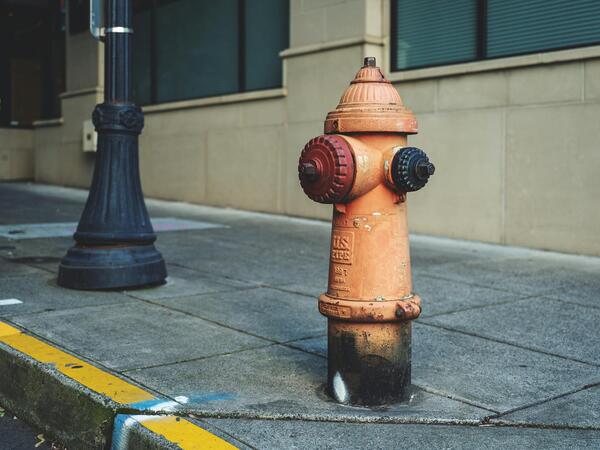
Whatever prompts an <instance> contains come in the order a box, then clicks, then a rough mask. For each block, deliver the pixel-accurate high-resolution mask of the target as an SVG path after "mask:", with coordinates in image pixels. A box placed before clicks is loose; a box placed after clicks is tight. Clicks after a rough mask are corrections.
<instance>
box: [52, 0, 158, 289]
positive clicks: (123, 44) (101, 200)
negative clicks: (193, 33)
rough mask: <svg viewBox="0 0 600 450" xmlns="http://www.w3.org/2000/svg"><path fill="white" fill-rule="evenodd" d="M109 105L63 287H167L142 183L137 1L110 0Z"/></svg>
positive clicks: (99, 122)
mask: <svg viewBox="0 0 600 450" xmlns="http://www.w3.org/2000/svg"><path fill="white" fill-rule="evenodd" d="M105 17H106V20H105V22H106V29H105V37H104V52H105V53H104V55H105V59H104V64H105V67H104V74H105V78H104V79H105V90H104V103H101V104H99V105H96V108H95V110H94V113H93V115H92V119H93V122H94V126H95V127H96V131H97V132H98V150H97V160H96V166H95V169H94V177H93V180H92V186H91V188H90V192H89V196H88V199H87V203H86V205H85V209H84V210H83V214H82V216H81V219H80V221H79V225H78V227H77V231H76V232H75V235H74V236H73V238H74V239H75V242H76V244H75V246H74V247H72V248H71V249H69V251H68V252H67V254H66V256H65V257H64V258H63V259H62V261H61V262H60V266H59V272H58V284H59V285H61V286H64V287H67V288H73V289H111V288H123V287H135V286H144V285H152V284H160V283H163V282H164V280H165V278H166V276H167V273H166V268H165V262H164V260H163V258H162V255H161V254H160V253H159V252H158V251H157V250H156V248H155V247H154V241H155V240H156V235H155V234H154V230H153V229H152V224H151V223H150V218H149V216H148V211H147V210H146V205H145V203H144V195H143V193H142V187H141V183H140V174H139V158H138V137H139V134H140V133H141V131H142V128H143V126H144V116H143V114H142V110H141V108H140V107H139V106H137V105H135V104H134V103H133V101H132V82H131V46H132V39H131V35H132V33H133V30H132V28H131V23H132V6H131V0H107V1H106V8H105Z"/></svg>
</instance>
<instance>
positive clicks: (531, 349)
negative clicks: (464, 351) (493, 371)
mask: <svg viewBox="0 0 600 450" xmlns="http://www.w3.org/2000/svg"><path fill="white" fill-rule="evenodd" d="M426 320H427V319H420V320H419V323H420V324H421V325H425V326H427V327H432V328H439V329H441V330H445V331H450V332H452V333H459V334H464V335H466V336H472V337H476V338H479V339H485V340H486V341H490V342H496V343H498V344H504V345H510V346H511V347H515V348H520V349H521V350H528V351H530V352H535V353H540V354H542V355H547V356H553V357H555V358H560V359H564V360H565V361H571V362H576V363H579V364H585V365H587V366H591V367H600V364H596V363H592V362H590V361H584V360H581V359H577V358H570V357H568V356H564V355H559V354H558V353H552V352H548V351H546V350H541V349H539V348H535V347H528V346H525V345H519V344H515V343H514V342H510V341H505V340H503V339H497V338H493V337H490V336H484V335H481V334H477V333H472V332H470V331H466V330H460V329H456V328H450V327H447V326H443V325H440V324H437V323H428V322H427V321H426Z"/></svg>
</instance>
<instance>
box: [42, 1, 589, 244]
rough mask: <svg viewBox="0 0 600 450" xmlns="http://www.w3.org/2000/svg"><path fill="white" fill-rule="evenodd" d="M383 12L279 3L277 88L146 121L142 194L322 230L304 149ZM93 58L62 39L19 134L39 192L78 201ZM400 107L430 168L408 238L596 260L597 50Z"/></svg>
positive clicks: (88, 158) (97, 81)
mask: <svg viewBox="0 0 600 450" xmlns="http://www.w3.org/2000/svg"><path fill="white" fill-rule="evenodd" d="M389 19H390V18H389V2H388V0H291V2H290V48H289V49H287V50H285V51H284V52H282V58H283V61H284V67H283V72H284V73H283V75H284V80H285V82H284V86H283V88H281V89H274V90H269V91H262V92H253V93H243V94H233V95H226V96H223V97H218V98H210V99H199V100H192V101H187V102H180V103H174V104H167V105H156V106H151V107H147V108H145V115H146V128H145V129H144V132H143V134H142V136H141V139H140V149H141V153H140V168H141V173H142V181H143V186H144V190H145V193H146V195H148V196H150V197H158V198H165V199H173V200H182V201H188V202H194V203H202V204H210V205H216V206H230V207H235V208H243V209H249V210H257V211H267V212H274V213H282V214H290V215H297V216H305V217H317V218H328V217H329V216H330V209H331V208H330V206H327V205H319V204H316V203H314V202H311V201H310V200H308V199H307V198H306V196H305V195H304V194H303V193H302V191H301V189H300V187H299V183H298V176H297V161H298V155H299V152H300V150H301V148H302V146H303V145H304V143H305V142H306V141H307V140H308V139H310V138H311V137H313V136H315V135H318V134H320V133H321V132H322V126H323V120H324V118H325V115H326V114H327V112H328V111H330V110H331V109H333V108H335V106H336V104H337V102H338V100H339V97H340V95H341V94H342V92H343V91H344V89H345V88H346V86H347V84H348V82H349V81H350V80H351V79H352V78H353V76H354V74H355V73H356V71H357V70H358V68H359V66H360V64H361V61H362V58H363V57H364V56H366V55H369V56H376V57H377V58H378V61H379V62H380V63H381V64H382V66H383V68H384V70H387V68H388V60H389ZM101 50H102V48H101V46H99V45H98V44H96V43H95V42H94V41H93V40H92V39H91V37H89V36H87V35H80V36H77V37H69V38H68V51H67V58H68V70H67V75H68V76H67V85H68V92H67V93H66V94H65V95H64V96H63V99H62V101H63V116H64V117H63V119H64V123H63V125H61V126H55V127H45V128H39V129H37V130H36V131H35V133H34V146H35V155H36V157H35V177H36V179H37V180H38V181H42V182H49V183H54V184H61V185H70V186H80V187H85V186H88V185H89V181H90V179H91V171H92V168H93V162H94V155H90V154H86V153H83V152H82V149H81V147H82V143H81V132H82V131H81V130H82V129H81V127H82V121H83V120H85V119H87V118H89V117H90V113H91V111H92V109H93V107H94V104H95V103H97V102H98V101H100V100H101V96H102V79H101V78H102V76H101V72H102V70H101V69H102V57H101V54H102V51H101ZM390 77H391V79H392V80H393V81H394V83H395V85H396V87H397V88H398V89H399V91H400V93H401V95H402V97H403V99H404V100H405V103H406V104H407V105H408V106H409V107H411V108H412V109H414V111H415V112H416V114H417V117H418V119H419V123H420V133H419V135H417V136H414V137H411V139H410V143H411V144H414V145H418V146H420V147H422V148H423V149H424V150H426V151H427V152H428V153H429V154H430V155H431V157H432V160H433V161H434V162H435V163H436V166H437V168H438V170H437V173H436V175H435V176H434V177H433V178H432V180H431V182H430V184H429V185H428V186H427V188H426V189H424V190H422V191H420V192H417V193H414V194H411V195H410V196H409V197H410V198H409V202H410V208H409V209H410V224H411V229H412V231H414V232H419V233H427V234H434V235H441V236H450V237H456V238H464V239H474V240H481V241H487V242H495V243H503V244H511V245H523V246H530V247H537V248H544V249H552V250H558V251H565V252H574V253H586V254H594V255H600V239H597V234H598V230H600V208H599V205H598V202H599V200H598V199H599V198H600V177H597V176H596V174H595V172H596V170H597V167H600V164H599V163H600V160H599V159H600V156H598V155H599V152H598V150H597V149H598V143H599V142H600V139H599V138H600V136H599V134H600V131H599V130H600V127H599V126H598V117H600V81H599V80H600V50H599V49H598V48H591V49H582V50H578V51H567V52H553V53H544V54H539V55H528V56H525V57H516V58H508V59H505V60H494V61H486V62H482V63H472V64H463V65H458V66H448V67H443V68H433V69H421V70H418V71H412V72H404V73H399V74H390Z"/></svg>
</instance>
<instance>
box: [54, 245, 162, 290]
mask: <svg viewBox="0 0 600 450" xmlns="http://www.w3.org/2000/svg"><path fill="white" fill-rule="evenodd" d="M166 277H167V270H166V267H165V261H164V260H163V257H162V255H161V254H160V252H159V251H158V250H156V248H155V247H154V245H152V244H148V245H127V244H125V245H122V246H117V245H115V246H78V245H76V246H74V247H71V248H70V249H69V251H68V252H67V254H66V256H65V257H64V258H63V259H62V261H61V262H60V266H59V269H58V284H59V285H60V286H62V287H66V288H70V289H81V290H89V289H117V288H127V287H141V286H149V285H158V284H163V283H164V282H165V278H166Z"/></svg>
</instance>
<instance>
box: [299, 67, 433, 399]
mask: <svg viewBox="0 0 600 450" xmlns="http://www.w3.org/2000/svg"><path fill="white" fill-rule="evenodd" d="M416 132H417V121H416V119H415V117H414V115H413V113H412V112H411V111H410V110H409V109H407V108H405V107H404V106H403V104H402V100H401V98H400V95H399V94H398V92H397V91H396V89H395V88H394V87H393V86H392V84H391V83H390V81H388V80H387V79H386V78H385V77H384V76H383V74H382V72H381V70H380V69H379V67H377V66H376V62H375V58H365V61H364V65H363V67H362V68H361V69H360V70H359V71H358V73H357V75H356V77H355V79H354V80H353V81H352V82H351V84H350V86H349V87H348V89H347V90H346V92H345V93H344V94H343V95H342V98H341V100H340V103H339V105H338V106H337V108H336V109H335V110H334V111H332V112H330V113H329V114H328V115H327V119H326V120H325V133H326V134H324V135H321V136H318V137H316V138H314V139H311V140H310V141H309V142H308V144H306V146H305V147H304V149H303V151H302V154H301V156H300V162H299V166H298V170H299V176H300V183H301V185H302V188H303V190H304V192H305V193H306V195H308V197H310V198H311V199H312V200H314V201H316V202H320V203H330V204H333V225H332V233H331V255H330V264H329V283H328V289H327V292H326V293H324V294H322V295H321V296H320V298H319V311H320V312H321V314H323V315H325V316H326V317H327V318H328V382H327V389H328V393H329V394H330V395H331V396H332V397H334V398H335V399H336V400H337V401H338V402H341V403H349V404H358V405H381V404H385V403H392V402H395V401H400V400H402V399H404V398H406V396H407V394H408V387H409V386H410V369H411V367H410V360H411V320H412V319H415V318H417V317H418V316H419V314H420V312H421V306H420V299H419V297H418V296H417V295H416V294H414V293H413V292H412V279H411V271H410V270H411V269H410V256H409V244H408V227H407V218H406V193H407V192H409V191H416V190H418V189H420V188H422V187H423V186H424V185H425V184H426V183H427V180H428V178H429V177H430V176H431V175H432V174H433V172H434V170H435V167H434V166H433V164H431V163H430V162H429V159H428V157H427V155H426V154H425V153H424V152H423V151H422V150H419V149H417V148H414V147H407V146H406V136H407V135H408V134H414V133H416Z"/></svg>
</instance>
